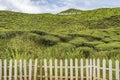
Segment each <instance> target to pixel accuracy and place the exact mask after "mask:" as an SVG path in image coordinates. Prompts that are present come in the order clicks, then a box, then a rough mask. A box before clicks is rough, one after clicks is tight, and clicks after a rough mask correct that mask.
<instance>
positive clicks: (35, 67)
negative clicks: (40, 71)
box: [34, 59, 37, 80]
mask: <svg viewBox="0 0 120 80" xmlns="http://www.w3.org/2000/svg"><path fill="white" fill-rule="evenodd" d="M34 80H37V59H35V64H34Z"/></svg>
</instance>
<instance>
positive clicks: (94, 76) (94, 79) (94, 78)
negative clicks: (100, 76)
mask: <svg viewBox="0 0 120 80" xmlns="http://www.w3.org/2000/svg"><path fill="white" fill-rule="evenodd" d="M95 66H96V62H95V59H93V80H96V68H95Z"/></svg>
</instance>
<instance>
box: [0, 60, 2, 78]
mask: <svg viewBox="0 0 120 80" xmlns="http://www.w3.org/2000/svg"><path fill="white" fill-rule="evenodd" d="M0 80H2V60H1V59H0Z"/></svg>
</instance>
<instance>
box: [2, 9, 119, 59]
mask: <svg viewBox="0 0 120 80" xmlns="http://www.w3.org/2000/svg"><path fill="white" fill-rule="evenodd" d="M67 11H68V12H70V10H67ZM67 11H64V12H67ZM73 11H74V10H72V12H73ZM77 11H78V10H77ZM80 11H81V10H80ZM119 30H120V8H113V9H109V8H104V9H96V10H89V11H82V13H81V14H78V15H66V16H61V15H53V14H23V13H15V12H9V11H0V42H1V43H0V55H1V56H0V58H18V59H19V58H31V57H32V58H51V57H52V58H76V57H78V58H80V57H85V58H88V57H96V58H97V57H99V58H103V57H105V58H119V56H120V54H119V53H120V50H119V49H120V31H119Z"/></svg>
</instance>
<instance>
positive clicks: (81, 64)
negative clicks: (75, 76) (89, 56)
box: [80, 59, 84, 80]
mask: <svg viewBox="0 0 120 80" xmlns="http://www.w3.org/2000/svg"><path fill="white" fill-rule="evenodd" d="M80 67H81V69H80V74H81V80H83V79H84V73H83V71H84V70H83V69H84V68H83V59H81V60H80Z"/></svg>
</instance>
